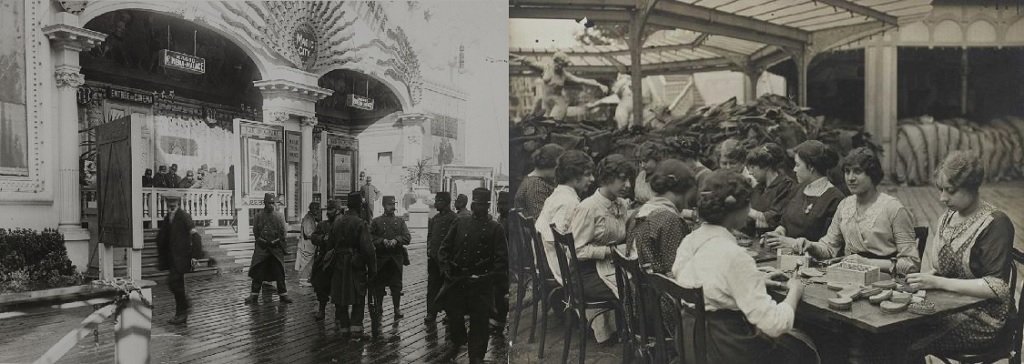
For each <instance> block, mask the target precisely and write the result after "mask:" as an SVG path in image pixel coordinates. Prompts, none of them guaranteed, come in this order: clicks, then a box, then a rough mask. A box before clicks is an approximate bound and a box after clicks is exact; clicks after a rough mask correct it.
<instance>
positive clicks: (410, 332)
mask: <svg viewBox="0 0 1024 364" xmlns="http://www.w3.org/2000/svg"><path fill="white" fill-rule="evenodd" d="M425 252H426V251H425V246H423V245H422V244H418V246H415V245H414V247H413V248H412V249H410V259H411V262H412V265H410V266H407V267H405V274H404V278H405V296H404V297H403V300H402V310H403V313H404V314H405V317H404V318H402V319H401V320H399V321H398V322H395V320H394V318H393V312H392V309H391V299H390V297H385V298H384V301H385V306H384V307H385V309H384V319H383V329H384V330H383V335H382V336H381V337H380V338H378V339H374V340H367V341H364V342H354V341H349V340H343V339H342V338H341V337H340V335H338V334H337V332H336V330H335V328H334V323H333V322H334V310H333V305H329V306H328V309H327V319H326V320H325V321H322V322H318V321H315V320H314V319H313V315H312V312H313V311H315V310H316V297H315V295H314V294H313V291H312V289H311V288H306V287H300V286H299V285H298V281H297V278H296V277H295V275H294V270H293V266H288V267H286V268H287V269H286V271H287V272H288V273H287V274H288V275H289V280H288V289H289V293H290V295H291V297H292V298H293V299H294V300H295V303H292V304H287V305H285V304H280V303H278V302H277V295H276V293H274V292H273V291H274V290H273V288H270V287H269V286H264V287H265V288H269V289H267V290H265V291H264V292H263V294H262V295H261V302H260V303H259V304H258V305H253V306H247V305H245V304H244V303H243V302H242V301H243V300H244V299H245V298H246V297H247V295H248V291H249V284H250V280H249V278H248V276H246V275H245V274H224V275H219V276H218V275H215V276H206V277H197V278H194V279H193V278H189V279H188V281H187V283H186V284H187V288H188V290H189V295H190V298H191V299H192V301H193V307H194V312H193V314H192V316H190V317H189V322H188V325H187V326H173V325H170V324H167V323H166V321H167V320H169V319H170V318H171V317H173V315H174V298H173V296H171V294H170V292H169V291H168V290H167V287H166V286H164V285H163V283H164V282H160V283H161V285H160V286H157V287H155V288H154V290H153V296H154V305H155V307H154V310H153V315H154V317H153V338H152V341H151V344H150V345H151V353H152V358H153V360H152V362H153V363H288V364H300V363H431V362H448V361H446V360H444V359H443V358H442V354H443V353H444V351H445V350H446V349H447V348H448V345H447V343H446V341H445V337H446V334H445V329H444V325H442V324H441V323H440V321H439V322H438V324H437V325H436V329H431V328H428V327H427V325H425V324H424V323H423V317H424V315H425V314H426V305H425V297H426V256H425ZM268 291H269V292H268ZM88 313H89V310H87V309H78V310H68V311H64V312H59V313H48V314H41V315H35V316H28V317H20V318H16V319H9V320H3V321H0V363H26V362H32V361H34V360H35V359H36V358H38V357H39V356H41V355H42V353H44V352H45V351H46V350H47V349H48V348H49V347H50V346H51V345H53V344H54V343H56V342H57V340H59V339H60V338H61V337H62V336H64V335H65V334H66V333H68V332H70V331H71V330H72V329H73V328H74V327H75V326H76V325H78V324H79V323H80V322H81V321H82V319H84V318H85V316H87V315H88ZM442 316H443V315H442ZM364 326H365V327H366V329H367V332H369V327H370V322H369V316H367V317H366V320H365V322H364ZM113 339H114V331H113V322H112V320H111V321H109V322H106V323H104V324H103V325H102V326H101V327H100V330H99V335H98V339H97V338H94V337H88V338H86V339H84V340H82V341H81V342H80V343H79V345H78V346H77V347H76V348H74V349H72V351H71V352H69V353H68V354H67V355H66V356H65V357H64V358H63V359H62V360H61V361H60V362H61V363H109V362H111V361H112V360H113V357H114V356H113V355H114V353H113ZM504 341H505V340H504V339H499V338H493V339H492V340H491V345H490V346H489V350H490V351H489V353H488V355H487V357H486V360H487V361H489V362H494V363H505V362H507V361H508V359H507V346H506V345H505V344H504ZM457 362H460V363H463V362H468V358H467V357H466V349H465V347H463V348H462V351H461V354H460V356H459V358H458V360H457Z"/></svg>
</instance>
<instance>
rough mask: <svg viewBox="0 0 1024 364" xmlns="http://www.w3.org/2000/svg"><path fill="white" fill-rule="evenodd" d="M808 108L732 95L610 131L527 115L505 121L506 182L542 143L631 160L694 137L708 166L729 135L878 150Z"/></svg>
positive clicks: (750, 142) (523, 170)
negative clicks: (645, 146)
mask: <svg viewBox="0 0 1024 364" xmlns="http://www.w3.org/2000/svg"><path fill="white" fill-rule="evenodd" d="M810 111H811V109H810V108H807V107H801V106H799V105H797V104H796V103H795V102H793V101H792V100H790V99H789V98H786V97H784V96H779V95H764V96H761V97H760V98H758V99H757V100H755V101H753V102H749V103H746V104H740V103H737V102H736V99H735V98H732V99H729V100H727V101H726V102H723V103H721V104H717V105H709V106H705V107H702V108H699V109H697V110H694V111H692V112H690V113H688V114H687V115H685V116H682V117H679V118H674V119H670V120H664V119H662V120H663V122H662V123H661V124H662V125H661V126H660V127H658V128H633V129H630V130H615V121H614V120H599V121H583V122H580V123H560V124H556V123H555V122H554V121H552V120H545V119H538V118H534V119H526V120H523V121H522V122H520V123H518V124H514V125H510V130H509V138H510V146H509V147H510V148H511V151H510V152H511V153H510V156H511V158H510V166H509V167H510V172H511V176H512V181H510V182H511V185H512V187H513V188H515V187H516V186H518V182H519V180H521V179H522V177H523V176H525V175H526V174H527V173H529V172H530V170H532V168H533V167H532V166H531V165H530V164H531V161H530V156H531V155H532V154H533V151H535V150H537V148H540V147H541V146H543V145H545V144H547V143H556V144H559V145H561V146H563V147H565V148H567V149H576V150H583V151H585V152H587V153H588V154H590V156H591V157H593V158H594V161H595V162H596V161H599V160H601V159H602V158H604V157H605V156H607V155H609V154H614V153H618V154H623V155H625V156H627V157H630V158H632V157H633V156H634V154H633V150H634V149H635V148H636V147H637V146H639V145H640V144H642V143H643V142H645V141H648V140H654V141H665V140H666V139H669V138H673V137H688V138H686V139H691V140H695V141H696V143H697V147H698V148H699V150H700V151H701V152H702V153H701V154H702V155H703V158H702V161H703V162H704V164H705V165H707V166H709V167H714V166H716V165H717V160H718V158H717V151H718V146H719V145H720V144H721V143H722V142H723V141H725V140H727V139H730V138H733V139H738V140H739V141H740V145H741V146H745V147H748V148H752V147H754V146H757V145H762V144H764V143H768V142H774V143H778V144H779V145H782V146H783V147H784V148H786V149H790V148H793V147H795V146H796V145H798V144H800V143H801V142H803V141H805V140H808V139H818V140H821V141H822V142H824V143H826V144H829V145H833V146H836V148H837V149H838V150H837V152H839V153H840V154H841V155H845V153H846V152H847V151H849V150H850V149H852V148H854V147H859V146H863V145H869V146H872V147H873V148H875V149H876V150H879V151H880V150H881V147H880V146H879V145H877V144H875V143H873V142H872V141H871V139H870V137H869V136H868V135H867V134H866V133H864V132H863V131H862V130H859V129H857V128H856V127H843V126H839V125H836V123H835V121H829V122H826V119H825V118H824V117H823V116H812V115H811V114H810V113H809V112H810Z"/></svg>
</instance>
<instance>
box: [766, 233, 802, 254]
mask: <svg viewBox="0 0 1024 364" xmlns="http://www.w3.org/2000/svg"><path fill="white" fill-rule="evenodd" d="M764 235H765V243H767V244H768V247H769V248H772V249H778V248H783V249H789V250H792V251H794V252H798V251H800V240H797V239H796V238H791V237H788V236H785V235H783V234H780V233H779V232H778V231H769V232H767V233H765V234H764Z"/></svg>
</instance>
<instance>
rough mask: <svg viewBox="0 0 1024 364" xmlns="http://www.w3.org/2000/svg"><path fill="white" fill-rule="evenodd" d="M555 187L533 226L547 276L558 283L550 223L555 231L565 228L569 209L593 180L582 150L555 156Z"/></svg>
mask: <svg viewBox="0 0 1024 364" xmlns="http://www.w3.org/2000/svg"><path fill="white" fill-rule="evenodd" d="M555 177H556V178H557V180H558V187H555V190H554V191H553V192H552V193H551V196H548V198H547V200H544V207H543V208H541V211H540V214H539V215H538V216H537V222H536V223H535V224H534V227H535V228H536V229H537V232H538V233H540V236H541V240H542V241H543V243H544V252H545V253H546V255H547V259H548V267H549V268H550V270H551V275H552V276H553V277H554V278H555V280H556V281H558V283H559V284H562V272H561V271H560V270H559V269H558V258H557V257H555V235H554V234H553V233H552V232H551V224H555V228H557V229H558V230H559V231H562V232H567V231H569V219H570V218H571V217H572V212H573V210H575V209H576V206H577V205H579V204H580V194H581V193H583V191H586V190H587V189H588V188H590V184H591V183H592V182H594V160H593V159H591V158H590V156H588V155H587V154H586V153H583V152H581V151H578V150H570V151H568V152H565V153H563V154H562V156H560V157H558V166H557V167H555Z"/></svg>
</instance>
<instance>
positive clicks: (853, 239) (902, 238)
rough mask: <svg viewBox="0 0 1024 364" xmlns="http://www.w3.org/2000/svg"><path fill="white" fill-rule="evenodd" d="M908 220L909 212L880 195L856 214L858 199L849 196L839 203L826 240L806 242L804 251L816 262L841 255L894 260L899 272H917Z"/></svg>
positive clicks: (910, 223)
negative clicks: (899, 267) (899, 269)
mask: <svg viewBox="0 0 1024 364" xmlns="http://www.w3.org/2000/svg"><path fill="white" fill-rule="evenodd" d="M911 221H912V220H911V218H910V212H909V211H907V208H906V207H903V204H902V203H900V201H899V200H897V199H896V198H895V197H892V196H890V195H887V194H884V193H880V194H879V195H878V199H876V200H875V202H873V203H872V204H871V206H868V207H867V209H865V210H864V211H863V212H862V213H857V196H849V197H846V198H844V199H843V200H842V201H841V202H839V206H838V207H837V209H836V214H835V216H834V217H833V218H832V224H831V225H830V226H829V228H828V233H827V234H826V235H825V237H824V238H822V239H821V241H818V242H808V247H807V251H808V252H810V253H811V255H812V256H814V257H815V258H817V259H829V258H832V257H837V256H840V255H842V254H859V255H862V256H864V257H867V258H874V259H888V258H891V257H896V258H897V259H898V260H897V264H898V265H899V266H901V267H904V268H903V270H901V271H902V272H907V271H911V270H913V271H916V270H917V269H916V268H917V267H919V266H920V264H921V259H920V257H918V254H917V238H916V236H915V235H914V226H913V223H912V222H911ZM911 267H912V268H911Z"/></svg>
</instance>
